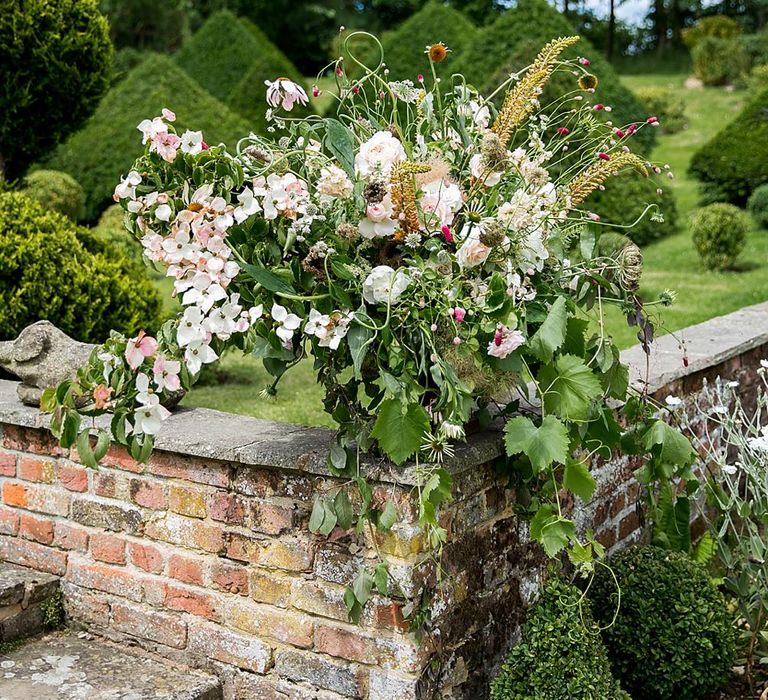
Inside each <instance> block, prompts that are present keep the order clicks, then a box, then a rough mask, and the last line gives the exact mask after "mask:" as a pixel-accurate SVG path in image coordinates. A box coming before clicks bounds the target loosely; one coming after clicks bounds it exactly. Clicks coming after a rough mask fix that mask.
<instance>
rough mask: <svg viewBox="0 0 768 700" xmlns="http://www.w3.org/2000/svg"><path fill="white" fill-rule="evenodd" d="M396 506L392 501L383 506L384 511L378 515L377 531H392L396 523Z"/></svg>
mask: <svg viewBox="0 0 768 700" xmlns="http://www.w3.org/2000/svg"><path fill="white" fill-rule="evenodd" d="M397 517H398V513H397V506H396V505H395V502H394V501H387V504H386V505H385V506H384V510H383V511H381V513H380V515H379V521H378V523H377V525H378V528H379V530H384V531H385V532H387V531H389V530H391V529H392V526H393V525H394V524H395V523H396V522H397Z"/></svg>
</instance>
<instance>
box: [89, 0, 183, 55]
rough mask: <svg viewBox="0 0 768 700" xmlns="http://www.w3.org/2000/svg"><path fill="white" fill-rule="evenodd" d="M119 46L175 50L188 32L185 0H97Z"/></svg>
mask: <svg viewBox="0 0 768 700" xmlns="http://www.w3.org/2000/svg"><path fill="white" fill-rule="evenodd" d="M100 5H101V9H102V11H103V12H104V14H105V15H107V17H108V18H109V33H110V36H111V37H112V43H113V44H114V45H115V46H116V47H117V48H119V49H122V48H125V47H131V48H135V49H140V50H142V51H166V52H168V51H176V50H177V49H178V48H179V47H180V46H181V45H182V42H183V41H184V39H185V38H186V37H187V35H188V34H189V3H188V2H187V0H162V1H161V2H158V0H100Z"/></svg>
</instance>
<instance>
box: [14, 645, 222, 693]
mask: <svg viewBox="0 0 768 700" xmlns="http://www.w3.org/2000/svg"><path fill="white" fill-rule="evenodd" d="M0 697H2V698H3V700H29V699H30V698H35V700H83V698H88V700H115V699H116V698H120V699H121V700H146V699H147V698H153V700H221V698H222V693H221V685H220V683H219V681H218V679H216V678H214V677H213V676H209V675H207V674H205V673H201V672H199V671H193V670H191V669H184V668H179V667H178V664H174V665H173V666H171V665H169V664H166V663H163V662H161V661H159V660H158V659H156V658H154V657H151V656H148V655H146V654H141V653H139V652H138V651H136V652H133V651H132V652H129V651H128V650H127V649H126V648H125V646H124V645H123V646H117V645H114V644H110V643H108V642H102V641H86V640H84V639H79V638H77V637H72V636H67V635H48V636H46V637H43V638H42V639H39V640H36V641H34V642H30V643H29V644H26V645H24V646H22V647H21V648H19V649H16V650H15V651H13V652H11V653H10V654H7V655H6V656H5V657H4V659H3V679H2V688H0Z"/></svg>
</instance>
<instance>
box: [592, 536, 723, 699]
mask: <svg viewBox="0 0 768 700" xmlns="http://www.w3.org/2000/svg"><path fill="white" fill-rule="evenodd" d="M608 564H609V567H610V568H606V567H602V566H600V567H597V572H596V575H595V580H594V583H593V585H592V587H591V588H590V591H589V597H590V600H591V604H592V611H593V614H594V616H595V619H596V620H597V622H598V623H599V624H600V625H601V627H603V639H604V640H605V644H606V646H607V648H608V655H609V658H610V660H611V665H612V668H613V672H614V673H615V674H616V675H617V676H618V677H619V680H620V681H621V684H622V687H623V688H624V689H625V690H627V691H628V692H629V693H630V694H631V696H632V697H633V698H634V699H635V700H671V699H673V698H674V700H700V699H701V698H704V697H707V696H708V694H709V693H711V692H713V691H715V690H717V689H718V688H719V687H721V686H722V685H723V684H724V683H725V682H726V681H727V679H728V675H729V672H730V669H731V665H732V664H733V661H734V654H735V647H734V633H733V626H732V621H731V619H730V617H729V614H728V612H727V610H726V605H725V600H724V598H723V596H722V594H721V593H720V592H719V591H718V590H717V589H716V588H715V586H714V585H713V584H712V583H711V582H710V579H709V577H708V576H707V573H706V571H705V570H704V569H703V567H701V566H700V565H699V564H697V563H695V562H694V561H692V560H691V559H690V558H689V557H687V556H686V555H684V554H681V553H679V552H668V551H666V550H663V549H660V548H658V547H631V548H629V549H626V550H624V551H622V552H619V553H617V554H615V555H614V556H613V557H611V559H610V560H609V562H608ZM614 575H615V577H616V579H615V580H614ZM617 583H618V586H619V588H620V590H621V599H620V601H619V596H618V592H617V588H616V584H617ZM617 608H618V612H617ZM614 615H616V619H615V621H614Z"/></svg>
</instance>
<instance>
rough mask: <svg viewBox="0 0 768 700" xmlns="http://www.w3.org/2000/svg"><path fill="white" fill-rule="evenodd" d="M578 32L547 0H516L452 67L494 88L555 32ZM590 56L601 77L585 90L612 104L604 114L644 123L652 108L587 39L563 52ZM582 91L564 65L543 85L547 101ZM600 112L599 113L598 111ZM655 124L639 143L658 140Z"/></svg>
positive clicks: (638, 136) (479, 85) (620, 121)
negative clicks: (625, 84) (591, 88)
mask: <svg viewBox="0 0 768 700" xmlns="http://www.w3.org/2000/svg"><path fill="white" fill-rule="evenodd" d="M577 33H578V32H577V31H576V30H575V29H574V28H573V27H572V26H571V25H570V24H569V23H568V20H567V19H566V18H565V17H563V15H562V14H560V13H559V12H558V11H557V10H556V9H555V8H554V7H551V6H550V5H549V4H548V3H547V2H546V0H520V1H519V2H518V3H517V6H516V7H515V8H514V9H512V10H508V11H506V12H505V13H504V14H503V15H501V16H500V17H499V19H497V20H496V21H495V22H494V23H493V24H492V25H490V26H489V27H486V28H484V29H483V32H482V37H481V39H480V40H478V41H474V42H472V43H471V44H470V45H469V46H468V47H467V49H466V50H465V51H464V52H463V53H462V54H461V56H459V57H458V59H457V60H456V61H455V62H452V64H451V66H450V68H451V71H454V72H460V73H464V75H465V76H466V77H467V80H468V81H469V82H470V83H473V84H474V85H475V86H476V87H477V88H478V89H479V90H480V91H481V92H488V91H489V90H491V89H492V88H495V87H496V86H497V85H498V84H499V82H500V79H501V80H503V79H504V77H505V76H508V74H509V73H515V72H517V71H519V70H520V69H522V68H524V67H525V66H527V65H528V64H530V63H531V61H532V60H533V58H534V57H535V56H536V54H537V52H538V51H539V49H540V48H541V47H542V46H543V45H544V44H546V43H547V42H548V41H550V40H551V39H552V37H556V36H569V35H575V34H577ZM577 55H581V56H587V57H589V59H590V60H591V62H592V65H591V66H590V70H591V71H592V72H593V73H594V74H595V75H596V76H597V77H598V79H599V81H600V83H599V85H598V87H597V90H596V91H595V94H594V95H587V96H588V97H589V99H590V100H593V101H594V102H602V103H604V104H607V105H610V106H611V107H612V112H610V113H607V114H606V113H605V112H602V113H600V114H603V115H606V116H605V118H606V119H611V120H612V121H613V122H614V123H615V124H617V125H619V124H628V123H630V122H638V123H642V122H644V121H645V119H646V118H647V117H648V116H649V113H648V110H647V109H646V108H645V107H644V106H643V104H642V103H641V102H640V100H638V98H637V97H636V96H635V95H634V94H633V93H632V92H631V91H630V90H629V89H628V88H627V87H626V86H624V85H623V84H622V82H621V80H620V79H619V77H618V75H617V74H616V71H615V70H614V69H613V68H612V67H611V64H610V63H609V62H608V61H607V60H606V59H605V58H603V57H602V55H601V54H600V52H599V51H597V50H596V49H595V48H594V47H593V46H592V45H591V44H590V43H589V42H588V41H586V40H584V39H582V40H581V41H579V42H578V43H577V44H576V45H575V46H573V47H571V48H570V49H567V50H566V51H564V52H563V54H562V57H563V58H566V59H567V58H573V57H575V56H577ZM574 90H576V91H578V86H577V85H576V78H575V77H574V76H573V75H572V74H571V73H570V72H565V71H558V72H556V73H555V74H554V76H553V77H552V80H551V81H550V84H549V86H548V87H547V88H546V89H545V93H544V101H545V103H547V102H551V101H552V99H553V98H556V97H559V96H561V95H563V94H566V93H569V92H572V91H574ZM596 114H597V113H596ZM655 138H656V135H655V130H654V129H651V128H642V129H640V130H639V131H638V133H637V134H636V135H635V136H633V137H632V140H633V142H634V144H635V148H636V149H638V150H641V151H644V152H648V151H650V148H651V146H652V145H653V143H654V141H655Z"/></svg>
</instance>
